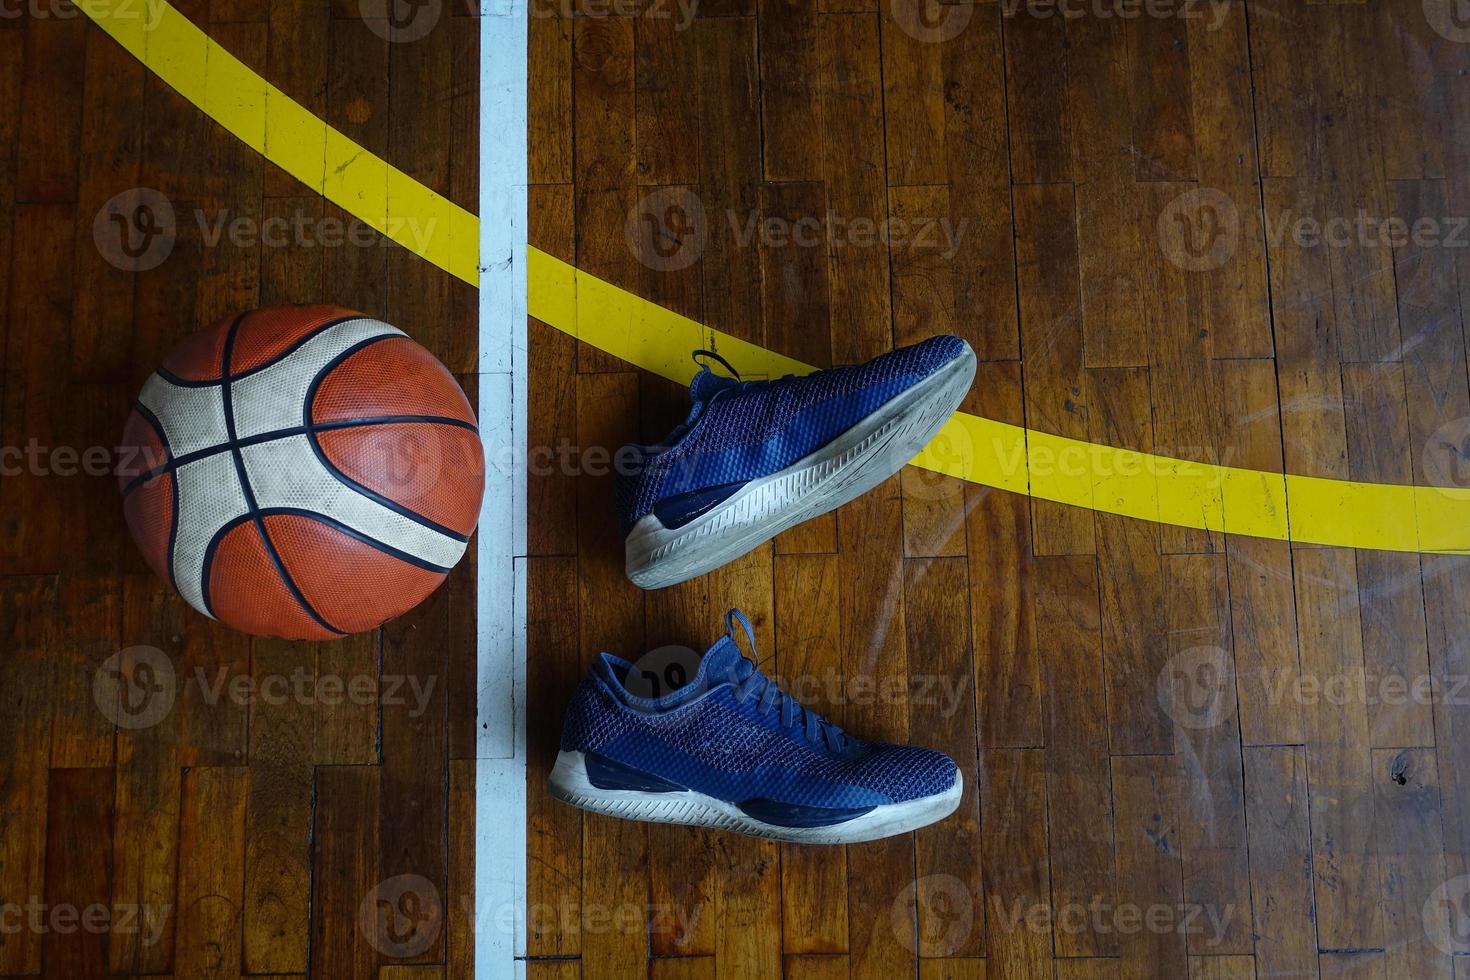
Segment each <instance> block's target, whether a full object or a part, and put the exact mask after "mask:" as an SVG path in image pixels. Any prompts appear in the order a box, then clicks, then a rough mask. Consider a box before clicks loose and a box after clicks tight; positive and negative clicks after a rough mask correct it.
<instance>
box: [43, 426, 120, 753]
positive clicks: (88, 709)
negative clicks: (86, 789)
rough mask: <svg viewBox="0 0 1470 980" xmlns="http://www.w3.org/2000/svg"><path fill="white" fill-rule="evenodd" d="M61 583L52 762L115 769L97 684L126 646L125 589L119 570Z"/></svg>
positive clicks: (54, 651)
mask: <svg viewBox="0 0 1470 980" xmlns="http://www.w3.org/2000/svg"><path fill="white" fill-rule="evenodd" d="M109 407H110V406H109ZM120 530H121V529H115V530H113V533H114V534H117V533H118V531H120ZM99 533H100V529H99ZM56 586H57V596H56V600H57V606H56V612H57V614H58V618H59V619H60V622H59V623H58V624H57V627H58V639H59V640H60V643H59V644H58V645H56V646H54V647H53V648H52V651H51V653H50V657H49V659H51V660H52V662H53V664H52V681H51V717H50V719H49V721H48V723H47V724H48V728H49V729H50V732H51V766H52V768H55V769H88V768H106V769H111V768H112V767H113V765H114V761H115V760H114V746H115V742H116V733H115V730H114V726H113V721H112V719H110V718H108V717H107V715H105V714H103V713H102V712H101V711H99V710H98V709H97V702H96V694H95V691H94V685H95V683H96V678H97V672H98V671H99V670H102V669H104V665H105V664H106V663H107V660H108V658H109V657H111V656H112V655H113V654H114V653H116V652H117V651H118V650H120V649H122V648H123V647H124V646H125V644H124V643H123V642H122V595H121V591H122V590H121V589H119V588H118V580H117V578H116V577H115V576H114V575H99V574H81V573H76V574H71V575H65V576H62V577H60V578H58V580H57V583H56Z"/></svg>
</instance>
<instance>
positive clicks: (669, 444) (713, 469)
mask: <svg viewBox="0 0 1470 980" xmlns="http://www.w3.org/2000/svg"><path fill="white" fill-rule="evenodd" d="M964 350H965V342H964V341H963V340H961V339H960V338H959V337H952V336H939V337H931V338H929V339H928V340H925V341H923V342H921V343H918V344H914V345H913V346H911V347H902V348H900V349H898V350H895V351H890V352H889V353H887V354H883V355H881V356H879V357H876V358H874V359H873V360H871V361H869V362H867V363H866V364H859V365H856V366H853V367H843V368H833V369H831V370H828V371H818V372H816V373H815V374H810V375H806V376H804V377H786V378H781V379H778V380H774V381H746V382H737V381H735V380H734V379H729V378H722V377H719V376H717V375H714V374H712V373H710V371H709V369H708V368H705V369H702V370H701V371H700V372H699V374H697V375H696V376H695V378H694V383H693V384H692V385H691V386H690V394H691V397H692V399H693V401H694V406H693V409H692V411H691V412H690V416H689V419H688V421H686V422H685V423H684V424H683V425H681V426H680V427H679V428H678V429H676V430H675V431H674V433H673V434H671V435H670V437H669V438H668V439H667V440H666V446H665V447H642V446H638V447H627V448H626V449H625V450H624V452H625V453H627V454H628V458H630V459H635V460H638V461H640V462H641V465H638V466H634V467H630V468H629V469H630V472H623V473H620V475H619V477H618V480H617V503H618V518H619V521H620V523H621V524H622V529H623V533H624V534H627V533H628V532H629V531H630V530H632V527H633V525H634V524H636V523H637V522H638V521H639V520H640V519H641V518H642V517H644V515H646V514H648V513H649V512H650V511H652V510H653V508H654V505H655V504H657V503H658V502H659V501H661V500H664V499H666V498H668V497H673V496H676V495H679V494H684V493H689V492H691V491H696V490H701V489H705V488H709V487H720V486H726V485H731V484H742V483H745V482H747V481H749V480H754V479H758V478H760V477H763V476H769V475H770V474H772V473H775V472H777V471H779V470H782V469H784V468H786V467H787V466H790V465H791V464H792V463H795V462H796V461H797V460H799V459H801V458H802V457H804V456H807V455H809V454H810V453H813V452H815V451H816V450H818V449H820V448H821V447H822V446H824V445H826V444H827V443H829V442H831V441H832V440H833V439H835V438H837V437H838V436H840V435H841V434H842V433H843V432H844V431H846V430H847V429H849V428H851V427H852V426H853V425H855V424H857V423H858V422H859V421H861V420H862V419H863V418H864V417H866V416H867V415H869V414H871V413H872V412H874V411H876V410H877V409H878V408H879V407H880V406H881V405H883V403H885V402H887V401H888V400H889V399H891V398H893V397H894V396H895V395H898V394H900V393H901V392H903V391H905V390H907V389H908V388H909V387H911V386H912V385H914V384H915V383H916V382H918V381H920V380H922V379H924V378H926V377H928V376H929V375H930V374H932V373H933V372H934V371H936V370H938V369H939V368H940V367H943V366H944V365H945V364H947V363H949V362H950V361H952V360H953V359H954V358H956V357H959V356H960V355H961V354H962V353H963V352H964Z"/></svg>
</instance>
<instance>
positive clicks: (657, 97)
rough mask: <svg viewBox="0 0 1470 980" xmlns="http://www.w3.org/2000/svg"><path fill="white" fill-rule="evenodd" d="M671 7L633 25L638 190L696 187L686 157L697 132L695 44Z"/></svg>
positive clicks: (694, 162) (695, 164) (692, 161)
mask: <svg viewBox="0 0 1470 980" xmlns="http://www.w3.org/2000/svg"><path fill="white" fill-rule="evenodd" d="M673 13H674V10H673V5H672V4H670V5H669V6H668V7H666V8H650V9H649V10H648V11H646V12H645V13H644V14H643V15H641V16H639V17H637V18H635V19H634V22H633V30H634V46H633V50H634V63H633V102H634V110H635V112H636V116H637V126H636V129H637V145H636V151H637V174H638V182H639V183H640V184H643V185H650V184H652V185H657V184H697V183H698V182H699V157H698V156H697V155H696V154H693V153H689V152H687V151H686V145H687V140H688V139H689V137H690V136H691V135H692V134H694V133H696V132H698V130H699V116H698V112H699V109H700V102H699V100H698V99H691V98H690V97H689V93H691V92H695V91H698V57H697V49H696V45H697V41H696V39H695V36H694V35H693V34H692V33H691V32H690V31H689V30H688V26H689V25H688V24H685V23H683V22H681V21H680V20H678V19H676V18H675V17H674V16H672V14H673Z"/></svg>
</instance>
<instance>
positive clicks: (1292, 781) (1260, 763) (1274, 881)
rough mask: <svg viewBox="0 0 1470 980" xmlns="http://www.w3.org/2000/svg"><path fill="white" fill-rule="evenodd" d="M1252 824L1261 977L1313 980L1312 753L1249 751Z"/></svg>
mask: <svg viewBox="0 0 1470 980" xmlns="http://www.w3.org/2000/svg"><path fill="white" fill-rule="evenodd" d="M1243 755H1244V759H1245V788H1246V797H1245V800H1246V826H1247V827H1248V828H1249V837H1250V869H1251V908H1252V920H1251V932H1252V934H1253V935H1254V937H1255V946H1256V948H1255V956H1256V971H1257V973H1258V975H1259V976H1263V977H1274V976H1311V975H1312V974H1313V973H1315V971H1316V968H1317V964H1316V958H1317V942H1316V937H1315V936H1314V935H1313V933H1312V931H1311V930H1308V929H1304V928H1302V924H1303V923H1306V922H1311V921H1313V915H1314V914H1315V910H1314V907H1313V900H1312V884H1313V868H1312V865H1313V855H1312V839H1311V834H1312V831H1311V823H1310V819H1309V814H1308V797H1307V753H1306V750H1305V749H1302V748H1298V747H1295V746H1261V747H1247V748H1246V749H1245V750H1244V752H1243Z"/></svg>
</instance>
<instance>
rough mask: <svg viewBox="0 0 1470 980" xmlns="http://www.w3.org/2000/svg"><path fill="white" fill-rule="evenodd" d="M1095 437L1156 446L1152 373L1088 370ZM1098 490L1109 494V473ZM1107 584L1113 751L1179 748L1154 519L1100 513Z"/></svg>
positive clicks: (1134, 446) (1105, 640)
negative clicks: (1163, 681)
mask: <svg viewBox="0 0 1470 980" xmlns="http://www.w3.org/2000/svg"><path fill="white" fill-rule="evenodd" d="M1087 383H1088V385H1089V398H1088V401H1089V403H1090V404H1091V407H1092V412H1091V413H1090V414H1089V417H1088V421H1089V425H1088V437H1089V439H1090V441H1092V442H1095V443H1102V444H1104V445H1109V446H1117V447H1120V448H1123V449H1131V450H1134V451H1137V452H1152V451H1153V435H1152V432H1151V431H1150V426H1149V422H1150V417H1151V413H1150V411H1149V373H1148V372H1147V371H1145V370H1140V369H1135V368H1116V369H1094V370H1092V371H1089V372H1088V373H1087ZM1094 483H1095V486H1096V488H1097V489H1096V492H1097V493H1098V494H1099V495H1101V496H1104V497H1105V496H1106V495H1107V493H1108V489H1107V481H1106V475H1103V476H1100V477H1099V478H1097V479H1096V480H1095V481H1094ZM1096 522H1097V541H1098V549H1097V550H1098V561H1097V568H1098V576H1099V580H1100V583H1101V587H1102V591H1101V604H1102V606H1101V608H1102V649H1103V663H1104V672H1105V676H1106V678H1107V684H1106V688H1105V690H1106V692H1107V695H1106V696H1107V719H1108V725H1109V731H1110V734H1109V744H1110V745H1111V751H1113V752H1114V753H1116V754H1118V755H1137V754H1140V753H1156V754H1157V753H1164V752H1169V751H1172V749H1173V742H1174V736H1173V730H1172V726H1171V725H1170V724H1169V718H1168V716H1167V715H1166V714H1165V713H1164V706H1163V705H1162V704H1161V703H1160V701H1159V698H1158V697H1157V696H1156V695H1157V690H1158V678H1159V674H1160V673H1161V671H1163V670H1164V669H1165V667H1166V665H1167V662H1168V657H1169V651H1168V638H1167V636H1166V631H1165V619H1164V616H1165V602H1166V599H1165V593H1166V588H1165V581H1166V580H1165V579H1164V575H1163V562H1162V559H1161V558H1160V556H1159V540H1160V534H1159V528H1158V526H1157V525H1155V524H1151V523H1148V522H1145V521H1139V520H1135V519H1133V518H1129V517H1119V516H1117V515H1113V514H1100V515H1098V516H1097V518H1096Z"/></svg>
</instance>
